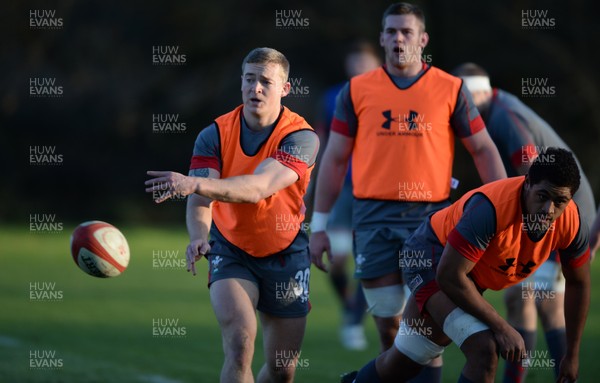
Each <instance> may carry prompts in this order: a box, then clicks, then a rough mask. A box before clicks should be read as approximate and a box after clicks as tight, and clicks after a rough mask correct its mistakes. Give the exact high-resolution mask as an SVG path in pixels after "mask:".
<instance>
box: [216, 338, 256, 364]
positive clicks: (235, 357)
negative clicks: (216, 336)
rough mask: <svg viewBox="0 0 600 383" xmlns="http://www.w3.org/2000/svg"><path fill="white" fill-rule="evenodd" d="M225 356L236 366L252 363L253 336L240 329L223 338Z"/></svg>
mask: <svg viewBox="0 0 600 383" xmlns="http://www.w3.org/2000/svg"><path fill="white" fill-rule="evenodd" d="M223 347H224V352H225V358H227V359H228V360H229V362H231V363H233V364H234V365H236V366H238V367H242V368H243V367H246V366H249V365H251V364H252V356H253V355H254V337H253V336H251V334H250V333H248V332H246V331H243V330H240V331H236V332H234V333H232V334H231V336H229V337H228V338H226V339H223Z"/></svg>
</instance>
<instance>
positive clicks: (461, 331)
mask: <svg viewBox="0 0 600 383" xmlns="http://www.w3.org/2000/svg"><path fill="white" fill-rule="evenodd" d="M444 333H445V334H446V335H447V336H448V337H449V338H450V339H452V341H453V342H454V343H455V344H456V345H457V346H458V347H459V348H460V349H461V350H462V351H463V353H464V354H465V356H466V357H467V360H468V361H469V363H471V364H472V365H474V366H478V367H477V368H485V369H487V368H493V367H492V366H495V364H493V365H492V364H491V363H494V362H497V360H498V356H497V349H496V348H497V347H496V340H495V339H494V336H493V334H492V332H491V331H490V329H489V327H488V326H487V325H486V324H485V323H483V322H482V321H480V320H479V319H477V318H475V317H474V316H472V315H470V314H468V313H466V312H464V311H463V310H462V309H460V308H458V307H457V308H455V309H454V310H452V312H450V314H448V316H447V317H446V319H445V320H444ZM485 371H487V370H485Z"/></svg>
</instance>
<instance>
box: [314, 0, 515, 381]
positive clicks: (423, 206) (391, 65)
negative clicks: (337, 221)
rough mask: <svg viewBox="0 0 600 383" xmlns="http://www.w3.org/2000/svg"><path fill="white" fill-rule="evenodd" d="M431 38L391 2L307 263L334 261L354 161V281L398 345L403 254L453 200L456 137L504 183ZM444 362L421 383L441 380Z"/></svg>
mask: <svg viewBox="0 0 600 383" xmlns="http://www.w3.org/2000/svg"><path fill="white" fill-rule="evenodd" d="M428 41H429V36H428V34H427V32H425V17H424V15H423V12H422V11H421V9H420V8H418V7H416V6H414V5H412V4H408V3H397V4H392V5H390V6H389V7H388V8H387V9H386V10H385V12H384V13H383V17H382V32H381V34H380V40H379V42H380V45H381V46H382V47H383V49H384V51H385V65H384V66H383V67H380V68H378V69H376V70H373V71H370V72H367V73H365V74H362V75H360V76H356V77H354V78H352V79H351V80H350V81H349V82H348V83H347V84H346V85H345V86H344V88H343V89H342V91H341V92H340V95H339V96H338V100H337V107H336V111H335V115H334V118H333V122H332V124H331V134H330V136H329V141H328V143H327V147H326V149H325V152H324V155H323V158H322V160H321V161H320V164H321V168H320V171H319V175H318V177H317V185H316V195H315V212H314V213H313V219H312V222H311V232H312V234H311V241H310V249H311V259H312V262H313V263H314V264H315V266H317V267H318V268H319V269H321V270H326V269H327V267H326V265H325V264H324V262H323V253H327V256H328V258H329V261H330V262H331V248H330V242H329V238H328V236H327V234H326V232H325V228H326V223H327V219H328V214H329V212H330V211H331V207H332V206H333V204H334V202H335V200H336V198H337V196H338V194H339V193H340V189H341V186H342V183H343V180H344V175H345V173H346V169H347V167H348V159H349V158H350V157H351V156H352V185H353V194H354V206H353V207H354V210H353V228H354V233H355V251H354V256H355V265H356V269H355V274H354V276H355V278H358V279H360V280H361V283H362V285H363V289H364V293H365V298H366V300H367V303H368V305H369V311H370V312H371V314H373V317H374V319H375V323H376V326H377V329H378V332H379V338H380V345H381V351H384V350H386V349H388V348H389V347H391V346H392V344H393V341H394V337H395V335H396V333H397V331H398V326H399V321H400V319H401V313H402V310H403V308H404V303H405V296H404V289H403V284H402V275H401V271H400V269H399V265H400V262H399V258H400V257H399V256H400V254H399V253H400V251H401V249H402V245H403V243H404V241H405V240H406V239H407V238H408V237H409V235H410V234H411V233H412V231H413V230H415V229H416V228H417V227H418V226H419V224H420V223H421V222H422V221H423V219H424V218H425V217H427V215H428V214H430V213H432V212H434V211H437V210H439V209H442V208H444V207H446V206H448V205H449V204H450V202H449V194H450V184H451V172H452V163H453V159H454V139H455V136H458V137H459V138H460V140H461V142H462V144H463V145H464V146H465V147H466V149H467V150H468V151H469V153H470V154H471V156H472V157H473V160H474V162H475V165H476V167H477V170H478V172H479V175H480V177H481V180H482V181H483V182H484V183H487V182H491V181H494V180H497V179H501V178H504V177H506V172H505V170H504V167H503V166H502V161H501V159H500V156H499V154H498V151H497V149H496V147H495V146H494V143H493V142H492V140H491V139H490V137H489V135H488V133H487V131H486V129H485V125H484V123H483V121H482V120H481V117H480V116H479V113H478V112H477V109H476V108H475V106H474V105H473V103H472V101H471V99H470V95H469V92H468V91H467V90H466V88H465V87H464V86H463V84H462V81H461V80H460V79H459V78H457V77H454V76H451V75H449V74H448V73H445V72H443V71H442V70H440V69H438V68H436V67H433V66H430V65H428V64H426V63H425V62H423V61H422V60H421V57H422V52H423V49H424V48H425V46H426V45H427V43H428ZM440 366H441V359H440V360H436V361H434V364H433V365H432V368H431V369H429V370H426V371H424V375H423V376H422V377H420V379H422V381H426V382H435V381H439V380H440V379H441V367H440Z"/></svg>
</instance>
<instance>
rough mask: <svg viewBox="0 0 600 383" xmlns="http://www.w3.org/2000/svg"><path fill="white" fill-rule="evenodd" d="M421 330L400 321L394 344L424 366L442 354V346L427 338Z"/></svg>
mask: <svg viewBox="0 0 600 383" xmlns="http://www.w3.org/2000/svg"><path fill="white" fill-rule="evenodd" d="M421 330H423V329H420V328H415V327H410V326H408V325H407V324H406V323H405V322H404V321H402V322H401V323H400V329H399V330H398V334H397V335H396V339H395V340H394V345H395V346H396V348H397V349H398V351H400V352H401V353H402V354H404V355H406V356H407V357H408V358H409V359H411V360H412V361H413V362H415V363H418V364H420V365H422V366H425V365H427V364H429V363H430V362H431V361H432V360H433V359H435V358H437V357H438V356H440V355H442V353H443V352H444V347H443V346H440V345H438V344H437V343H435V342H433V341H431V340H430V339H428V338H427V337H426V336H425V335H424V332H423V331H421ZM425 330H426V329H425Z"/></svg>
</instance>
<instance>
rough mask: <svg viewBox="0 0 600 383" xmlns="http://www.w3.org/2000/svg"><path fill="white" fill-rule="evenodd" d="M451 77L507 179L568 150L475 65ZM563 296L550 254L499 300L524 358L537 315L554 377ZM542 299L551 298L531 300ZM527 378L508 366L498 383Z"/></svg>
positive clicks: (580, 201) (584, 200)
mask: <svg viewBox="0 0 600 383" xmlns="http://www.w3.org/2000/svg"><path fill="white" fill-rule="evenodd" d="M452 74H454V75H456V76H459V77H461V78H462V79H463V81H464V82H465V85H466V86H467V88H468V89H469V91H470V92H471V95H472V96H473V102H474V103H475V105H476V106H477V108H478V109H479V112H480V113H481V116H482V118H483V121H484V122H485V125H486V127H487V129H488V131H489V132H490V136H491V137H492V140H493V141H494V143H495V144H496V147H498V150H499V152H500V157H502V161H503V162H504V166H505V167H506V172H507V173H508V175H509V176H516V175H525V174H526V173H527V170H528V169H529V166H531V163H532V162H533V160H534V159H535V158H536V156H537V154H538V151H540V150H544V149H545V148H548V147H551V146H553V147H559V148H564V149H567V150H571V149H570V148H569V146H568V145H567V144H566V143H565V142H564V141H563V140H562V139H561V137H560V136H559V135H558V134H557V133H556V132H555V131H554V129H552V127H551V126H550V125H549V124H548V123H547V122H546V121H544V120H543V119H542V118H541V117H540V116H538V115H537V114H536V113H535V112H534V111H533V110H532V109H530V108H529V107H528V106H527V105H525V104H524V103H523V102H521V101H520V100H519V99H518V98H517V97H515V96H514V95H512V94H510V93H508V92H506V91H504V90H502V89H498V88H492V87H491V84H490V78H489V75H488V73H487V72H486V71H485V69H483V68H482V67H480V66H479V65H477V64H474V63H464V64H461V65H459V66H458V67H457V68H455V69H454V70H453V71H452ZM573 156H574V157H575V160H576V161H577V165H578V167H579V174H580V176H581V182H580V186H579V190H577V193H575V195H574V196H573V201H575V202H576V203H577V206H578V207H579V211H580V213H581V217H582V218H583V222H584V223H585V224H587V225H588V227H591V226H592V223H593V221H594V215H595V212H596V204H595V202H594V194H593V192H592V188H591V186H590V183H589V181H588V179H587V177H586V175H585V173H584V172H583V169H582V167H581V164H580V163H579V161H578V160H577V157H576V156H575V154H573ZM590 244H592V238H590ZM564 291H565V279H564V277H563V275H562V273H561V269H560V261H559V260H558V259H557V254H556V252H554V253H552V254H550V258H548V260H547V261H546V262H544V264H543V265H541V266H540V268H539V269H538V270H537V271H536V272H535V274H533V275H532V276H531V277H530V278H527V279H526V280H524V281H523V282H521V283H520V284H516V285H514V286H512V287H509V288H508V289H506V292H505V295H504V300H505V303H506V309H507V310H506V312H507V315H506V317H507V321H508V323H510V324H511V325H512V326H513V327H514V328H515V329H516V330H517V331H518V332H519V334H521V336H522V337H523V340H524V341H525V348H526V349H527V351H528V352H532V350H534V349H535V344H536V337H537V317H538V315H539V317H540V319H541V323H542V327H543V329H544V335H545V338H546V344H547V346H548V351H549V352H550V356H551V359H552V360H553V361H555V363H554V374H555V376H558V372H559V364H558V361H560V360H561V359H562V358H563V357H564V355H565V353H566V351H567V345H566V333H565V313H564V312H563V307H564V298H565V294H564ZM550 294H552V295H550ZM547 296H551V298H542V299H536V297H547ZM526 374H527V368H524V367H523V365H522V364H521V363H515V362H513V363H510V362H507V363H506V364H505V370H504V380H503V381H504V383H521V382H523V381H524V380H525V376H526Z"/></svg>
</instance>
